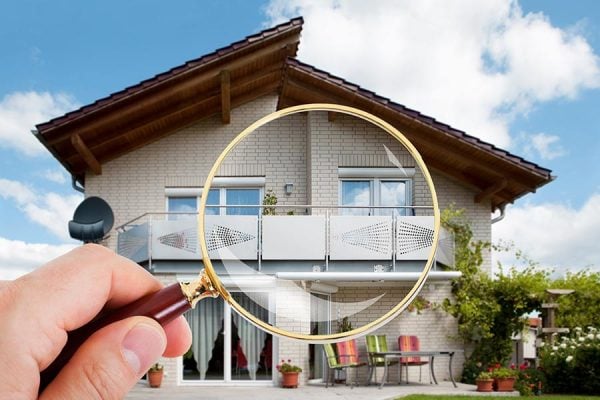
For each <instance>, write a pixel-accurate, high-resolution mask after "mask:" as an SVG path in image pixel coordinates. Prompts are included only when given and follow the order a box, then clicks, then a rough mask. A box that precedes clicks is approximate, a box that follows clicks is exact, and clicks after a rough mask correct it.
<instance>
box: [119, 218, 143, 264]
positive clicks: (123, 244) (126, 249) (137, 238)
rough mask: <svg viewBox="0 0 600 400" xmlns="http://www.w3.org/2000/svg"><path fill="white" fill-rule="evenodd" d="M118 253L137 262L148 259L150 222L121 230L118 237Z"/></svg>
mask: <svg viewBox="0 0 600 400" xmlns="http://www.w3.org/2000/svg"><path fill="white" fill-rule="evenodd" d="M117 253H118V254H120V255H122V256H123V257H127V258H129V259H130V260H133V261H135V262H142V261H146V260H147V259H148V224H147V223H144V224H140V225H138V226H134V227H131V228H129V229H128V230H127V231H125V232H120V233H119V236H118V239H117Z"/></svg>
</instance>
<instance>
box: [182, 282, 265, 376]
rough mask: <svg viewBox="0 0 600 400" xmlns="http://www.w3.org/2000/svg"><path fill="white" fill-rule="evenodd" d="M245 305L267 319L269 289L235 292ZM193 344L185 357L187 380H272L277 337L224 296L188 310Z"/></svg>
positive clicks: (184, 369)
mask: <svg viewBox="0 0 600 400" xmlns="http://www.w3.org/2000/svg"><path fill="white" fill-rule="evenodd" d="M232 297H233V298H234V299H235V300H236V301H237V302H238V303H240V304H241V305H242V306H243V307H244V308H245V309H247V310H251V311H252V313H253V314H254V315H256V316H259V317H260V318H262V319H264V320H265V321H267V322H268V321H269V318H271V317H270V316H269V313H268V311H267V310H266V309H265V308H264V307H263V306H264V305H265V304H266V303H265V302H267V301H268V300H269V298H268V297H269V296H268V293H263V292H252V293H249V295H247V294H244V293H237V292H234V293H232ZM186 319H187V320H188V323H189V324H190V327H191V329H192V338H193V339H192V346H191V347H190V349H189V351H188V352H187V353H186V354H185V355H184V356H183V357H182V366H181V368H182V369H181V370H182V374H181V377H182V380H183V381H184V382H197V383H201V382H211V383H215V382H219V381H220V382H223V383H230V382H235V381H271V380H272V378H273V357H272V352H273V340H272V337H271V335H268V334H266V333H265V332H263V331H261V330H260V329H258V328H256V327H255V326H254V325H252V324H250V323H249V322H248V321H246V320H245V319H243V318H242V317H241V316H240V315H239V314H237V313H236V312H235V311H234V310H232V309H231V307H229V305H228V304H226V303H225V302H224V301H223V300H222V299H221V298H216V299H212V298H207V299H204V300H202V301H200V302H198V304H197V305H196V308H195V309H194V310H191V311H190V312H188V313H187V314H186Z"/></svg>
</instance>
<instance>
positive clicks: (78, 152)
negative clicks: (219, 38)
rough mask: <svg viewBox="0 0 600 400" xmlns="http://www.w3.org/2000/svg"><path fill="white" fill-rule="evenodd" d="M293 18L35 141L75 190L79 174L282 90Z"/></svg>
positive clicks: (69, 119) (294, 40) (298, 25)
mask: <svg viewBox="0 0 600 400" xmlns="http://www.w3.org/2000/svg"><path fill="white" fill-rule="evenodd" d="M302 23H303V21H302V19H301V18H295V19H292V20H290V21H288V22H286V23H284V24H281V25H278V26H276V27H274V28H269V29H266V30H264V31H261V32H259V33H257V34H255V35H251V36H248V37H246V38H245V39H243V40H241V41H239V42H236V43H233V44H231V45H229V46H227V47H224V48H222V49H219V50H216V51H215V52H213V53H211V54H208V55H206V56H203V57H201V58H199V59H196V60H192V61H189V62H187V63H185V64H183V65H181V66H178V67H176V68H173V69H171V70H169V71H167V72H165V73H162V74H159V75H156V76H155V77H153V78H151V79H148V80H145V81H143V82H140V83H139V84H137V85H134V86H131V87H129V88H127V89H124V90H122V91H120V92H117V93H113V94H111V95H110V96H108V97H106V98H104V99H101V100H98V101H96V102H94V103H92V104H90V105H87V106H84V107H82V108H80V109H79V110H76V111H73V112H70V113H68V114H66V115H64V116H62V117H59V118H55V119H53V120H51V121H48V122H46V123H43V124H39V125H37V127H36V128H37V134H36V136H37V137H38V139H39V140H40V141H41V142H42V143H43V144H44V145H45V146H46V147H47V148H48V150H49V151H50V152H51V153H52V154H54V156H55V157H56V158H57V159H58V160H59V161H60V162H61V163H62V164H63V165H64V166H65V168H66V169H67V170H68V171H69V172H70V173H71V174H72V175H73V176H74V177H75V178H76V179H77V180H78V181H79V182H80V183H82V184H84V179H85V173H86V171H91V172H92V173H95V174H99V173H101V164H102V163H105V162H107V161H109V160H112V159H115V158H117V157H119V156H121V155H123V154H126V153H128V152H131V151H133V150H135V149H137V148H140V147H143V146H145V145H147V144H149V143H151V142H153V141H156V140H158V139H160V138H162V137H164V136H167V135H169V134H171V133H173V132H175V131H177V130H178V129H181V128H183V127H185V126H188V125H190V124H192V123H194V122H197V121H199V120H201V119H203V118H206V117H209V116H212V115H216V114H220V115H221V116H222V120H223V123H228V122H229V113H230V110H231V109H232V108H235V107H237V106H239V105H241V104H243V103H246V102H248V101H251V100H253V99H255V98H257V97H259V96H261V95H264V94H268V93H277V92H279V90H280V88H281V82H282V76H283V69H284V66H285V60H286V59H287V58H288V57H290V56H295V54H296V52H297V49H298V45H299V40H300V32H301V29H302Z"/></svg>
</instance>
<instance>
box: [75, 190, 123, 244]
mask: <svg viewBox="0 0 600 400" xmlns="http://www.w3.org/2000/svg"><path fill="white" fill-rule="evenodd" d="M114 223H115V216H114V215H113V212H112V209H111V208H110V206H109V205H108V203H107V202H106V201H104V200H103V199H101V198H100V197H95V196H92V197H88V198H87V199H85V200H83V201H82V202H81V204H79V205H78V206H77V208H76V209H75V214H73V220H72V221H69V235H71V237H72V238H73V239H77V240H81V241H83V242H84V243H98V242H100V241H101V240H102V239H104V237H105V236H106V234H107V233H108V232H110V230H111V229H112V227H113V224H114Z"/></svg>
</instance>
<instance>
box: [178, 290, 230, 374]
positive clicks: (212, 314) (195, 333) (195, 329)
mask: <svg viewBox="0 0 600 400" xmlns="http://www.w3.org/2000/svg"><path fill="white" fill-rule="evenodd" d="M185 317H186V319H187V321H188V323H189V324H190V327H191V328H192V351H193V352H194V357H195V358H196V363H197V364H198V367H197V368H198V372H199V373H200V379H201V380H204V379H205V378H206V369H207V368H208V361H209V360H210V357H211V356H212V349H213V346H214V343H215V340H216V339H217V335H218V334H219V329H221V324H222V323H223V317H224V315H223V300H221V299H219V298H217V299H211V298H207V299H204V300H202V301H199V302H198V304H196V308H195V309H194V310H192V311H191V312H188V313H185Z"/></svg>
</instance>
